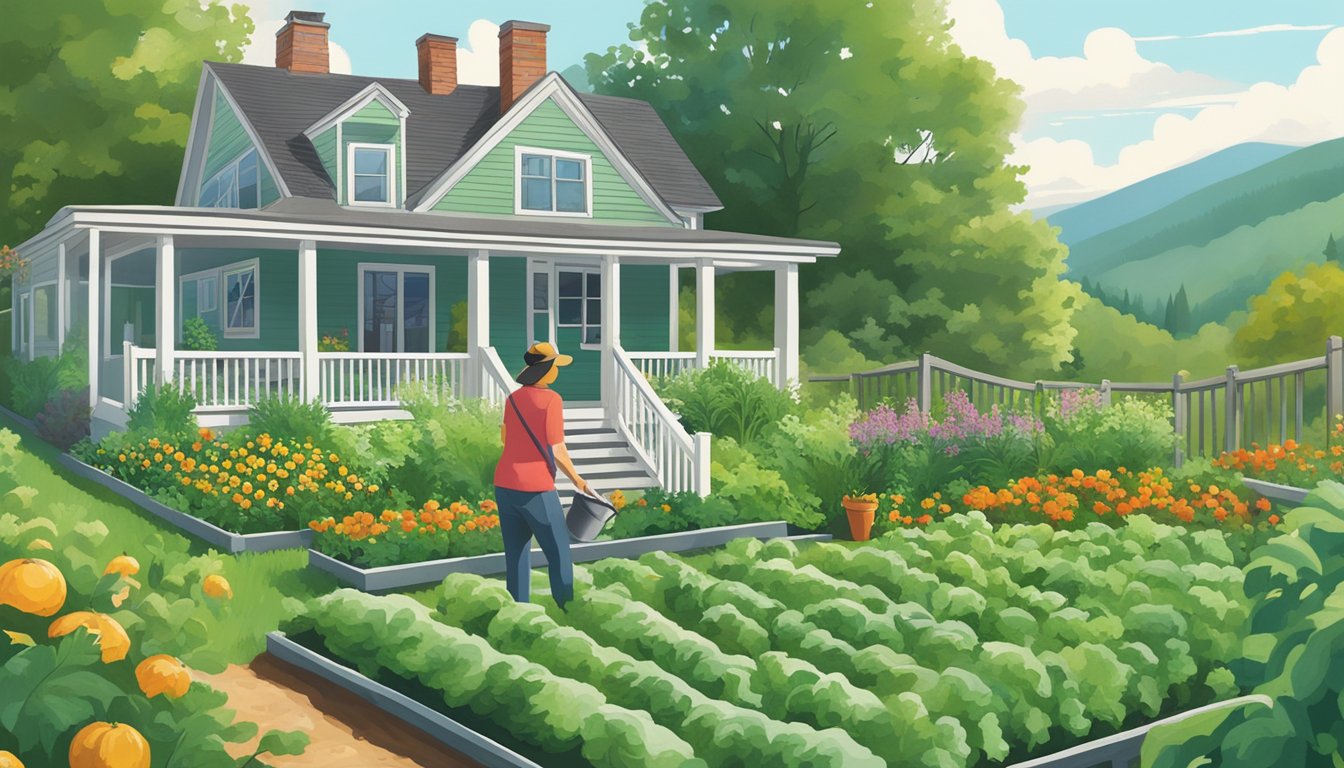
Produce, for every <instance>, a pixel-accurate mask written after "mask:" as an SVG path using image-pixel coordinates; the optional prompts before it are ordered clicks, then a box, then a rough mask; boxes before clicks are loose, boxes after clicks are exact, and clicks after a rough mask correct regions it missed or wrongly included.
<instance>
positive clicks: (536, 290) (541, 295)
mask: <svg viewBox="0 0 1344 768" xmlns="http://www.w3.org/2000/svg"><path fill="white" fill-rule="evenodd" d="M550 277H551V276H550V275H549V274H547V273H545V272H535V273H533V274H532V308H533V309H540V310H546V309H549V308H550V306H551V303H550V300H551V286H550V282H551V281H550Z"/></svg>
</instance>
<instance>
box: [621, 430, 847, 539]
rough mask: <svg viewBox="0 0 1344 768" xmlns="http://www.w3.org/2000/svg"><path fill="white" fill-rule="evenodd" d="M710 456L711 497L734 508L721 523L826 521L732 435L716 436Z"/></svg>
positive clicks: (803, 524) (802, 524)
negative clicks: (726, 519) (731, 436)
mask: <svg viewBox="0 0 1344 768" xmlns="http://www.w3.org/2000/svg"><path fill="white" fill-rule="evenodd" d="M711 455H712V456H713V460H712V462H711V464H710V473H709V474H710V481H711V485H712V487H713V494H712V496H711V498H715V499H720V500H722V501H724V502H726V503H728V504H729V505H730V506H731V508H732V509H733V510H734V511H735V514H733V515H732V516H731V517H730V519H729V522H727V523H722V524H724V525H729V524H732V523H735V522H736V523H745V522H753V521H766V520H783V521H785V522H788V523H792V524H794V525H796V526H798V527H800V528H805V529H812V528H816V527H818V526H820V525H821V524H822V523H823V522H825V520H824V516H823V515H822V513H821V512H820V511H819V510H818V509H817V505H816V504H814V503H811V502H810V501H804V500H803V499H800V498H799V497H798V495H797V494H795V493H794V491H793V489H792V488H790V486H789V483H788V482H787V481H786V480H785V479H784V476H783V475H781V474H780V473H779V471H778V470H775V469H771V468H769V467H768V466H764V465H763V463H762V460H761V459H760V458H758V457H757V455H756V454H754V453H752V452H751V451H749V450H747V449H745V448H743V447H742V446H740V445H738V444H737V442H736V441H734V440H733V439H732V438H730V437H724V438H717V439H715V440H714V447H713V451H712V453H711ZM646 495H647V494H646Z"/></svg>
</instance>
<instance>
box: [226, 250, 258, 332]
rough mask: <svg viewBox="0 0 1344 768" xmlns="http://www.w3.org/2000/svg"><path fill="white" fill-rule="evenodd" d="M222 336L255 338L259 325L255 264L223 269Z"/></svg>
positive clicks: (254, 262) (253, 262)
mask: <svg viewBox="0 0 1344 768" xmlns="http://www.w3.org/2000/svg"><path fill="white" fill-rule="evenodd" d="M222 273H223V278H224V335H225V336H241V337H249V338H256V337H257V336H258V335H259V331H260V325H261V323H260V322H259V319H260V318H259V314H258V312H257V293H258V291H257V262H256V261H252V262H250V263H248V264H247V265H246V266H242V267H234V268H228V269H224V270H223V271H222Z"/></svg>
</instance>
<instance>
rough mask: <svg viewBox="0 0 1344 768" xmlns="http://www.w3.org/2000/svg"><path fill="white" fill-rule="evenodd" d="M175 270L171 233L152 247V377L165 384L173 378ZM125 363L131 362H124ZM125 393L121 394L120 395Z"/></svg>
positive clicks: (175, 258)
mask: <svg viewBox="0 0 1344 768" xmlns="http://www.w3.org/2000/svg"><path fill="white" fill-rule="evenodd" d="M176 272H177V250H176V249H175V248H174V247H173V236H172V235H163V236H161V237H160V238H159V241H158V243H157V244H156V247H155V249H154V301H155V303H156V304H157V307H156V311H155V313H154V320H155V322H154V353H155V354H154V356H155V361H154V380H155V383H156V384H167V383H170V382H172V380H173V378H174V377H173V374H174V370H173V354H174V353H175V352H176V351H177V349H176V347H177V345H176V344H175V342H176V341H177V338H176V337H177V333H176V325H177V322H176V320H175V319H174V314H173V304H174V297H173V289H174V288H175V287H176V286H174V285H173V274H174V273H176ZM125 362H126V363H127V364H129V363H131V362H132V361H129V360H128V361H125ZM125 396H126V393H124V392H123V393H122V397H123V398H124V397H125Z"/></svg>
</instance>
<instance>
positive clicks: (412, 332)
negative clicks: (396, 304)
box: [401, 272, 429, 352]
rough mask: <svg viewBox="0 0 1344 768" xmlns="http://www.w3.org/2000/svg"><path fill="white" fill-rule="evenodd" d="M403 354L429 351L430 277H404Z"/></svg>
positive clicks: (417, 274) (412, 273)
mask: <svg viewBox="0 0 1344 768" xmlns="http://www.w3.org/2000/svg"><path fill="white" fill-rule="evenodd" d="M402 302H403V303H404V305H405V308H404V309H402V318H403V320H404V322H405V325H404V326H403V329H404V330H403V331H402V343H401V346H402V351H403V352H428V351H429V275H428V274H427V273H424V272H407V273H406V274H405V275H404V276H403V277H402Z"/></svg>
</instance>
